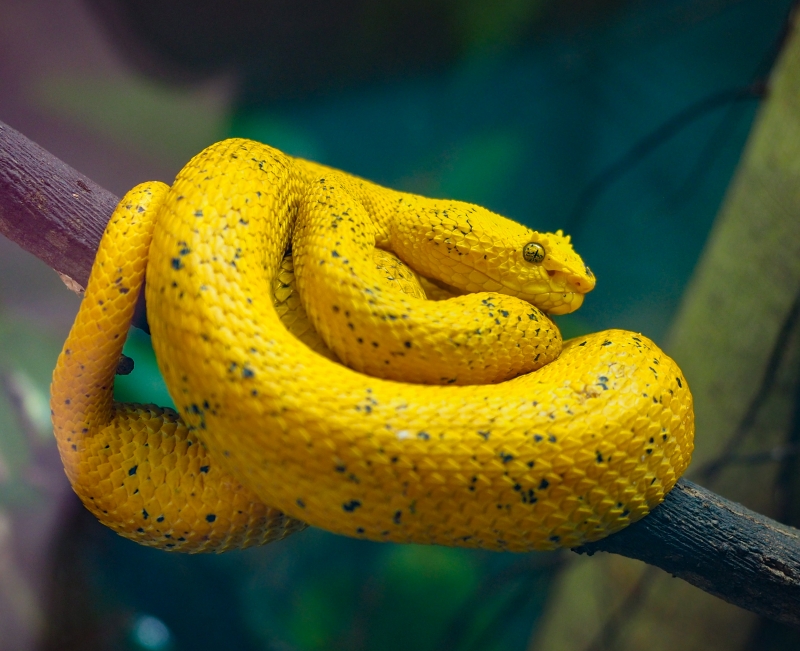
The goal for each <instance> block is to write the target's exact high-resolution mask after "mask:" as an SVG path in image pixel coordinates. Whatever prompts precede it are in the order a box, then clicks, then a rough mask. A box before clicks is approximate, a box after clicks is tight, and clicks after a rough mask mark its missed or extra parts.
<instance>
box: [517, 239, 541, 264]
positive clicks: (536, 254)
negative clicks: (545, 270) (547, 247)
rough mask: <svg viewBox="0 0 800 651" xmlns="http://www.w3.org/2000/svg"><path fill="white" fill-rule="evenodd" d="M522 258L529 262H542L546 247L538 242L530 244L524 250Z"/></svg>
mask: <svg viewBox="0 0 800 651" xmlns="http://www.w3.org/2000/svg"><path fill="white" fill-rule="evenodd" d="M522 257H523V258H525V260H526V261H527V262H541V261H542V260H544V247H543V246H542V245H541V244H539V243H538V242H528V243H527V244H526V245H525V246H524V247H523V248H522Z"/></svg>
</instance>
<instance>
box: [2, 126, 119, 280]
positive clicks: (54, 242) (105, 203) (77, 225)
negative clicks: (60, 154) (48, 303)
mask: <svg viewBox="0 0 800 651" xmlns="http://www.w3.org/2000/svg"><path fill="white" fill-rule="evenodd" d="M118 201H119V198H118V197H115V196H114V195H113V194H111V193H110V192H109V191H108V190H105V189H103V188H101V187H100V186H99V185H97V184H96V183H94V182H93V181H92V180H91V179H88V178H87V177H85V176H84V175H83V174H81V173H80V172H78V171H76V170H74V169H72V168H71V167H70V166H69V165H67V164H66V163H64V162H62V161H61V160H59V159H58V158H56V157H55V156H53V155H52V154H50V153H49V152H47V151H45V150H44V149H42V148H41V147H39V145H37V144H36V143H34V142H31V141H30V140H29V139H28V138H26V137H25V136H23V135H22V134H21V133H19V132H17V131H15V130H14V129H12V128H11V127H9V126H8V125H6V124H3V123H2V122H0V233H2V234H3V235H5V236H6V237H7V238H9V239H10V240H12V241H14V242H16V243H17V244H19V245H20V246H21V247H22V248H23V249H25V250H26V251H28V252H29V253H32V254H33V255H35V256H36V257H37V258H39V259H41V260H43V261H44V262H45V263H47V265H48V266H50V267H52V268H53V269H55V270H56V271H57V272H58V273H60V274H62V275H63V276H67V277H68V278H70V279H72V280H73V281H75V282H76V283H78V284H79V285H80V286H81V287H85V286H86V281H87V280H88V279H89V272H90V271H91V268H92V261H93V260H94V252H95V251H96V250H97V245H98V244H99V242H100V237H101V236H102V234H103V229H105V226H106V222H108V219H109V217H110V216H111V213H112V211H113V210H114V207H115V206H116V205H117V202H118Z"/></svg>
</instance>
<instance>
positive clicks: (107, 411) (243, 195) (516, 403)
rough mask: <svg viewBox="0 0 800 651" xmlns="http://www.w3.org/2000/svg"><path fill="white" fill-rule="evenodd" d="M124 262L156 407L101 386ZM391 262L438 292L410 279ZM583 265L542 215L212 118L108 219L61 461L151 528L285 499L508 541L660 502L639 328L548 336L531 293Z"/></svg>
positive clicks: (284, 528) (205, 532)
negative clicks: (436, 193) (153, 377)
mask: <svg viewBox="0 0 800 651" xmlns="http://www.w3.org/2000/svg"><path fill="white" fill-rule="evenodd" d="M337 229H338V230H337ZM344 231H347V232H346V233H345V232H344ZM340 235H341V237H339V236H340ZM345 235H346V237H345ZM530 243H534V244H535V246H528V244H530ZM289 246H291V250H292V253H293V259H292V258H287V257H285V253H286V251H287V247H289ZM376 246H377V247H379V248H378V249H377V250H376V249H375V247H376ZM340 249H341V250H340ZM380 249H386V250H388V251H391V252H392V253H394V254H396V255H397V256H398V257H399V258H400V259H401V260H402V261H403V262H404V263H407V264H408V265H409V266H410V267H411V269H413V271H410V270H407V267H405V265H403V263H401V262H399V261H398V262H397V265H399V266H401V267H403V269H406V270H407V275H408V279H409V280H408V283H407V284H408V285H409V287H411V289H408V288H407V289H406V290H404V291H405V292H406V293H403V291H400V290H397V291H396V290H393V289H392V287H391V286H390V285H391V283H388V281H386V277H387V276H388V277H390V278H392V279H393V278H394V276H393V275H392V273H393V272H391V268H392V264H393V263H391V262H389V263H385V260H384V262H381V263H380V264H378V265H377V267H376V265H375V263H374V260H373V258H372V255H373V253H375V254H376V257H375V260H377V259H378V257H380V256H379V255H378V254H380V255H384V256H389V254H388V253H387V254H383V253H382V252H380ZM389 257H391V256H389ZM370 265H372V266H371V267H370ZM381 265H383V266H381ZM376 269H377V270H378V271H376ZM387 269H389V271H387ZM381 270H382V271H381ZM145 271H146V276H147V284H146V299H147V309H148V320H149V324H150V328H151V333H152V339H153V346H154V349H155V351H156V355H157V358H158V361H159V367H160V369H161V371H162V374H163V375H164V379H165V381H166V383H167V386H168V388H169V391H170V394H171V396H172V397H173V400H174V401H175V404H176V406H177V408H178V410H179V414H176V413H175V412H172V411H171V410H166V409H160V408H157V407H153V406H142V405H125V404H119V403H115V402H114V401H113V397H112V389H113V378H114V372H115V368H116V364H117V360H118V358H119V355H120V352H121V347H122V342H123V341H124V338H125V333H126V331H127V328H128V326H129V323H130V319H131V317H132V312H133V306H134V303H135V300H136V295H137V294H138V292H139V290H140V288H141V286H142V282H143V278H144V275H145ZM415 272H418V273H419V274H420V275H421V276H422V277H423V279H422V281H421V282H422V283H423V286H424V285H426V284H427V286H429V287H433V288H434V291H436V292H438V291H439V290H437V289H435V287H436V286H438V287H443V288H447V289H444V290H442V292H443V294H442V296H439V297H438V298H444V297H445V296H450V295H451V294H452V293H457V294H460V295H458V296H455V297H453V298H448V299H446V300H437V301H430V300H425V299H424V298H422V296H424V295H425V292H424V290H422V289H421V286H420V285H419V283H418V282H416V277H415ZM402 273H405V272H402ZM402 273H401V272H398V273H397V274H395V275H398V276H400V275H402ZM292 274H295V275H296V277H297V287H296V288H295V287H294V285H291V282H290V280H291V276H292ZM370 274H372V276H370ZM381 274H383V275H382V276H381ZM378 276H381V277H378ZM321 277H328V280H326V281H325V282H324V283H322V282H321V281H319V278H321ZM427 278H430V279H432V281H433V282H434V283H436V285H430V281H428V280H426V279H427ZM287 279H289V280H287ZM593 285H594V279H593V277H592V276H591V273H590V272H589V271H588V268H586V267H585V265H583V263H582V261H581V260H580V258H579V257H578V256H577V255H576V254H575V253H574V252H573V251H572V248H571V245H570V244H569V239H568V238H565V237H563V236H561V234H560V233H555V234H547V233H536V232H534V231H531V230H530V229H527V228H525V227H522V226H520V225H519V224H516V223H515V222H512V221H510V220H507V219H505V218H502V217H499V216H497V215H494V214H493V213H490V212H489V211H486V210H484V209H482V208H478V207H476V206H471V205H469V204H463V203H459V202H454V201H442V200H433V199H425V198H422V197H417V196H414V195H410V194H406V193H399V192H394V191H392V190H388V189H385V188H380V187H378V186H375V185H373V184H370V183H368V182H366V181H362V180H361V179H356V178H354V177H350V176H348V175H345V174H343V173H341V172H336V171H335V170H330V169H329V168H325V167H323V166H320V165H316V164H314V163H309V162H306V161H301V160H297V159H292V158H290V157H288V156H285V155H284V154H282V153H281V152H279V151H277V150H275V149H272V148H270V147H267V146H266V145H262V144H260V143H256V142H252V141H246V140H238V139H234V140H228V141H223V142H221V143H217V144H216V145H212V146H211V147H209V148H208V149H206V150H205V151H203V152H201V153H200V154H198V155H197V156H196V157H195V158H194V159H193V160H192V161H190V162H189V163H188V164H187V166H186V167H185V168H184V169H183V170H182V171H181V172H180V173H179V175H178V177H177V178H176V180H175V182H174V183H173V185H172V186H171V187H168V186H166V185H164V184H160V183H147V184H142V185H140V186H137V188H134V189H133V190H132V191H131V192H129V193H128V194H127V195H126V197H125V198H123V200H122V202H121V203H120V205H119V206H118V208H117V211H116V212H115V213H114V215H113V216H112V219H111V221H110V222H109V226H108V228H107V231H106V234H105V236H104V239H103V242H102V243H101V246H100V249H99V251H98V256H97V259H96V261H95V265H94V267H93V270H92V277H91V279H90V282H89V286H88V288H87V292H86V296H85V298H84V301H83V304H82V306H81V310H80V312H79V314H78V316H77V318H76V322H75V325H74V326H73V329H72V332H71V333H70V336H69V338H68V340H67V342H66V343H65V345H64V350H63V351H62V354H61V356H60V357H59V362H58V365H57V367H56V371H55V373H54V381H53V387H52V392H51V408H52V411H53V423H54V430H55V434H56V438H57V441H58V444H59V449H60V452H61V455H62V459H63V461H64V465H65V468H66V472H67V475H68V477H69V478H70V481H71V482H72V484H73V487H74V488H75V490H76V492H77V493H78V495H79V496H80V497H81V499H82V500H83V502H84V504H85V505H86V506H87V507H88V508H89V509H90V510H91V511H92V512H93V513H94V514H95V515H96V516H97V517H98V518H99V519H100V520H101V521H102V522H104V523H105V524H107V525H108V526H110V527H112V528H113V529H115V530H116V531H118V532H120V533H122V534H123V535H125V536H128V537H130V538H131V539H133V540H136V541H138V542H141V543H143V544H148V545H153V546H158V547H162V548H166V549H172V550H182V551H207V550H214V551H221V550H224V549H230V548H236V547H243V546H248V545H252V544H261V543H264V542H268V541H270V540H275V539H277V538H281V537H283V536H285V535H286V534H288V533H291V532H293V531H296V530H299V529H302V528H303V527H304V526H305V524H304V523H308V524H311V525H314V526H319V527H322V528H324V529H327V530H329V531H332V532H335V533H340V534H344V535H348V536H355V537H360V538H366V539H370V540H377V541H395V542H416V543H431V544H442V545H458V546H465V547H481V548H487V549H494V550H509V551H527V550H532V549H542V550H544V549H552V548H555V547H558V546H576V545H579V544H582V543H584V542H587V541H591V540H596V539H598V538H601V537H603V536H606V535H608V534H610V533H613V532H615V531H617V530H619V529H621V528H622V527H624V526H626V525H627V524H629V523H630V522H634V521H636V520H638V519H640V518H642V517H643V516H645V515H646V514H647V513H648V512H649V511H650V510H651V509H652V508H654V507H655V506H656V505H658V504H659V503H660V502H661V500H662V499H663V497H664V495H665V494H666V493H667V492H668V491H669V490H670V489H671V488H672V486H673V485H674V483H675V482H676V481H677V478H678V477H679V476H680V475H681V473H682V472H683V471H684V470H685V469H686V467H687V465H688V463H689V460H690V457H691V452H692V447H693V435H694V420H693V410H692V400H691V394H690V392H689V389H688V386H687V383H686V381H685V379H684V378H683V375H682V373H681V371H680V369H679V368H678V367H677V366H676V365H675V363H674V362H673V361H672V360H671V359H670V358H669V357H667V356H666V355H665V354H664V353H663V352H661V351H660V350H659V349H658V347H657V346H656V345H655V344H653V343H652V342H651V341H649V340H648V339H647V338H646V337H644V336H642V335H638V334H636V333H632V332H626V331H621V330H609V331H604V332H599V333H595V334H592V335H588V336H585V337H579V338H576V339H573V340H570V341H567V342H564V343H563V347H562V344H561V340H560V336H559V335H558V332H557V329H555V327H554V326H553V325H552V322H551V321H550V319H549V318H548V317H547V316H546V315H545V314H544V313H542V312H540V311H539V310H538V309H537V308H536V307H534V306H533V305H532V304H535V305H539V306H540V307H541V308H542V309H543V310H544V311H546V312H550V313H554V314H560V313H565V312H568V311H571V310H572V309H575V308H576V307H577V306H579V305H580V303H581V302H582V299H583V294H584V293H585V292H586V291H588V290H590V289H591V288H592V286H593ZM415 288H416V289H415ZM298 289H299V290H300V297H299V298H298V294H297V290H298ZM401 289H402V288H401ZM448 290H449V291H448ZM415 292H416V296H414V295H412V294H414V293H415ZM474 292H479V293H474ZM300 300H302V301H303V302H304V305H305V308H306V309H305V310H302V309H299V313H300V315H301V316H300V317H298V316H297V314H298V311H297V310H296V309H295V308H298V305H297V303H298V302H299V301H300ZM289 304H291V306H290V307H291V309H290V307H287V306H289ZM364 306H366V307H364ZM454 315H455V316H454ZM459 315H466V316H459ZM431 322H434V324H433V325H430V323H431ZM312 324H313V328H312V327H311V326H312ZM476 324H477V325H476ZM442 331H445V332H446V333H447V336H442V335H441V334H440V333H441V332H442ZM317 333H319V334H317ZM437 333H438V334H437ZM320 337H321V339H320ZM437 337H438V338H437ZM301 340H302V341H301ZM322 340H324V343H323V341H322ZM304 342H305V343H304ZM309 344H310V345H309ZM326 344H327V345H326ZM417 349H419V350H417ZM432 349H433V350H434V352H430V351H431V350H432ZM331 351H333V352H331ZM436 351H438V352H436ZM492 351H497V352H496V353H492ZM406 353H408V357H407V356H406ZM412 353H413V354H416V355H417V357H413V356H412ZM491 354H495V355H496V359H498V360H502V361H501V362H497V363H495V362H493V361H492V358H491ZM381 355H382V356H381ZM409 358H410V359H412V360H413V361H412V362H404V361H403V360H405V359H409ZM535 358H539V359H538V360H535ZM451 359H452V360H456V361H457V363H456V361H454V363H453V368H448V366H447V364H448V360H451ZM337 360H341V361H343V362H346V363H347V364H348V365H352V366H353V368H349V367H348V366H346V365H344V364H343V363H340V361H337ZM374 360H380V361H379V362H378V363H375V362H374ZM545 362H549V363H545ZM542 364H544V366H542ZM359 368H360V369H361V370H364V371H365V372H363V373H362V372H360V370H356V369H359ZM417 368H423V369H426V370H423V371H420V375H419V376H414V377H408V373H412V371H413V369H417ZM410 369H411V370H410ZM453 369H455V370H453ZM534 369H535V370H534ZM376 375H378V376H380V377H376ZM412 375H413V373H412ZM406 377H408V379H404V378H406ZM483 382H489V383H487V384H484V383H483Z"/></svg>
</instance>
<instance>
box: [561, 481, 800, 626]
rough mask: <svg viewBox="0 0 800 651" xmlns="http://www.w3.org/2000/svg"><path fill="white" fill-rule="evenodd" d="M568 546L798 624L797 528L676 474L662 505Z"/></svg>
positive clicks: (799, 542)
mask: <svg viewBox="0 0 800 651" xmlns="http://www.w3.org/2000/svg"><path fill="white" fill-rule="evenodd" d="M575 551H577V552H579V553H587V554H594V553H595V552H600V551H604V552H611V553H614V554H620V555H621V556H627V557H629V558H636V559H639V560H641V561H644V562H645V563H648V564H650V565H655V566H657V567H660V568H661V569H662V570H665V571H667V572H669V573H670V574H672V575H674V576H676V577H678V578H681V579H683V580H685V581H687V582H689V583H691V584H692V585H695V586H697V587H698V588H700V589H702V590H705V591H706V592H708V593H710V594H713V595H715V596H717V597H720V598H721V599H724V600H725V601H728V602H730V603H732V604H735V605H737V606H740V607H741V608H745V609H747V610H750V611H752V612H754V613H758V614H760V615H764V616H766V617H770V618H772V619H776V620H778V621H782V622H784V623H787V624H792V625H795V626H798V627H800V530H798V529H793V528H792V527H787V526H784V525H782V524H780V523H779V522H775V520H771V519H769V518H765V517H764V516H763V515H759V514H758V513H754V512H753V511H751V510H749V509H747V508H745V507H744V506H742V505H741V504H738V503H736V502H731V501H729V500H726V499H725V498H724V497H720V496H719V495H717V494H716V493H712V492H711V491H708V490H706V489H705V488H702V487H700V486H697V485H696V484H693V483H692V482H690V481H687V480H684V479H681V480H679V482H678V484H677V486H675V488H674V489H673V490H672V491H671V492H670V493H669V494H668V495H667V497H666V499H665V500H664V503H663V504H661V506H659V507H658V508H657V509H655V510H654V511H653V512H652V513H651V514H650V515H648V516H647V517H646V518H644V519H643V520H640V521H639V522H636V523H635V524H632V525H631V526H629V527H628V528H626V529H623V530H622V531H620V532H619V533H617V534H615V535H613V536H609V537H608V538H604V539H603V540H600V541H598V542H595V543H591V544H589V545H584V546H583V547H579V548H577V549H576V550H575Z"/></svg>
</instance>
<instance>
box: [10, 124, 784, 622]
mask: <svg viewBox="0 0 800 651" xmlns="http://www.w3.org/2000/svg"><path fill="white" fill-rule="evenodd" d="M117 201H118V199H117V198H116V197H115V196H114V195H112V194H111V193H110V192H108V191H106V190H104V189H103V188H101V187H99V186H98V185H97V184H95V183H93V182H92V181H91V180H89V179H88V178H86V177H85V176H83V175H81V174H79V173H78V172H77V171H75V170H73V169H72V168H70V167H69V166H67V165H65V164H64V163H63V162H61V161H60V160H58V159H57V158H55V157H54V156H52V155H51V154H49V153H48V152H46V151H44V150H43V149H42V148H41V147H39V146H38V145H36V144H34V143H33V142H31V141H30V140H28V139H27V138H25V137H24V136H23V135H21V134H20V133H18V132H17V131H14V130H13V129H11V128H10V127H8V126H6V125H4V124H3V123H2V122H0V232H2V233H3V234H4V235H5V236H6V237H8V238H9V239H11V240H13V241H15V242H17V243H18V244H19V245H20V246H22V247H23V248H24V249H25V250H27V251H29V252H30V253H32V254H34V255H35V256H37V257H38V258H40V259H41V260H43V261H44V262H46V263H47V264H48V265H49V266H51V267H52V268H53V269H55V270H56V271H58V272H60V273H61V274H63V275H66V276H69V277H70V278H72V279H73V280H75V281H76V282H78V283H79V284H80V285H82V286H85V285H86V281H87V279H88V277H89V271H90V269H91V265H92V261H93V260H94V252H95V250H96V248H97V244H98V242H99V241H100V236H101V235H102V233H103V229H104V228H105V225H106V222H107V221H108V219H109V217H110V215H111V213H112V211H113V209H114V207H115V206H116V203H117ZM576 551H579V552H581V553H588V554H593V553H595V552H598V551H608V552H612V553H615V554H620V555H623V556H628V557H630V558H636V559H640V560H642V561H645V562H646V563H649V564H650V565H654V566H656V567H660V568H662V569H663V570H665V571H667V572H669V573H671V574H673V575H675V576H677V577H680V578H682V579H684V580H686V581H688V582H689V583H691V584H693V585H695V586H697V587H699V588H701V589H702V590H705V591H706V592H709V593H711V594H713V595H716V596H718V597H720V598H722V599H724V600H726V601H729V602H730V603H733V604H736V605H738V606H741V607H742V608H746V609H748V610H751V611H753V612H756V613H759V614H761V615H764V616H766V617H769V618H771V619H775V620H777V621H781V622H784V623H787V624H792V625H795V626H798V627H800V531H798V530H796V529H792V528H790V527H786V526H784V525H782V524H780V523H778V522H775V521H774V520H770V519H769V518H765V517H763V516H761V515H758V514H757V513H753V512H752V511H749V510H748V509H746V508H744V507H743V506H741V505H740V504H736V503H734V502H729V501H728V500H726V499H724V498H722V497H720V496H719V495H716V494H714V493H712V492H710V491H707V490H705V489H703V488H701V487H699V486H696V485H694V484H692V483H690V482H688V481H684V480H681V481H680V482H678V485H677V486H676V487H675V489H674V490H673V491H672V492H671V493H670V494H669V495H667V498H666V500H665V502H664V503H663V504H662V505H661V506H659V507H658V508H657V509H656V510H655V511H653V513H652V514H650V515H649V516H647V517H646V518H645V519H644V520H641V521H639V522H637V523H636V524H633V525H631V526H630V527H628V528H627V529H624V530H623V531H621V532H619V533H617V534H615V535H613V536H610V537H609V538H606V539H604V540H601V541H599V542H596V543H592V544H590V545H585V546H584V547H581V548H579V549H578V550H576Z"/></svg>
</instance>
